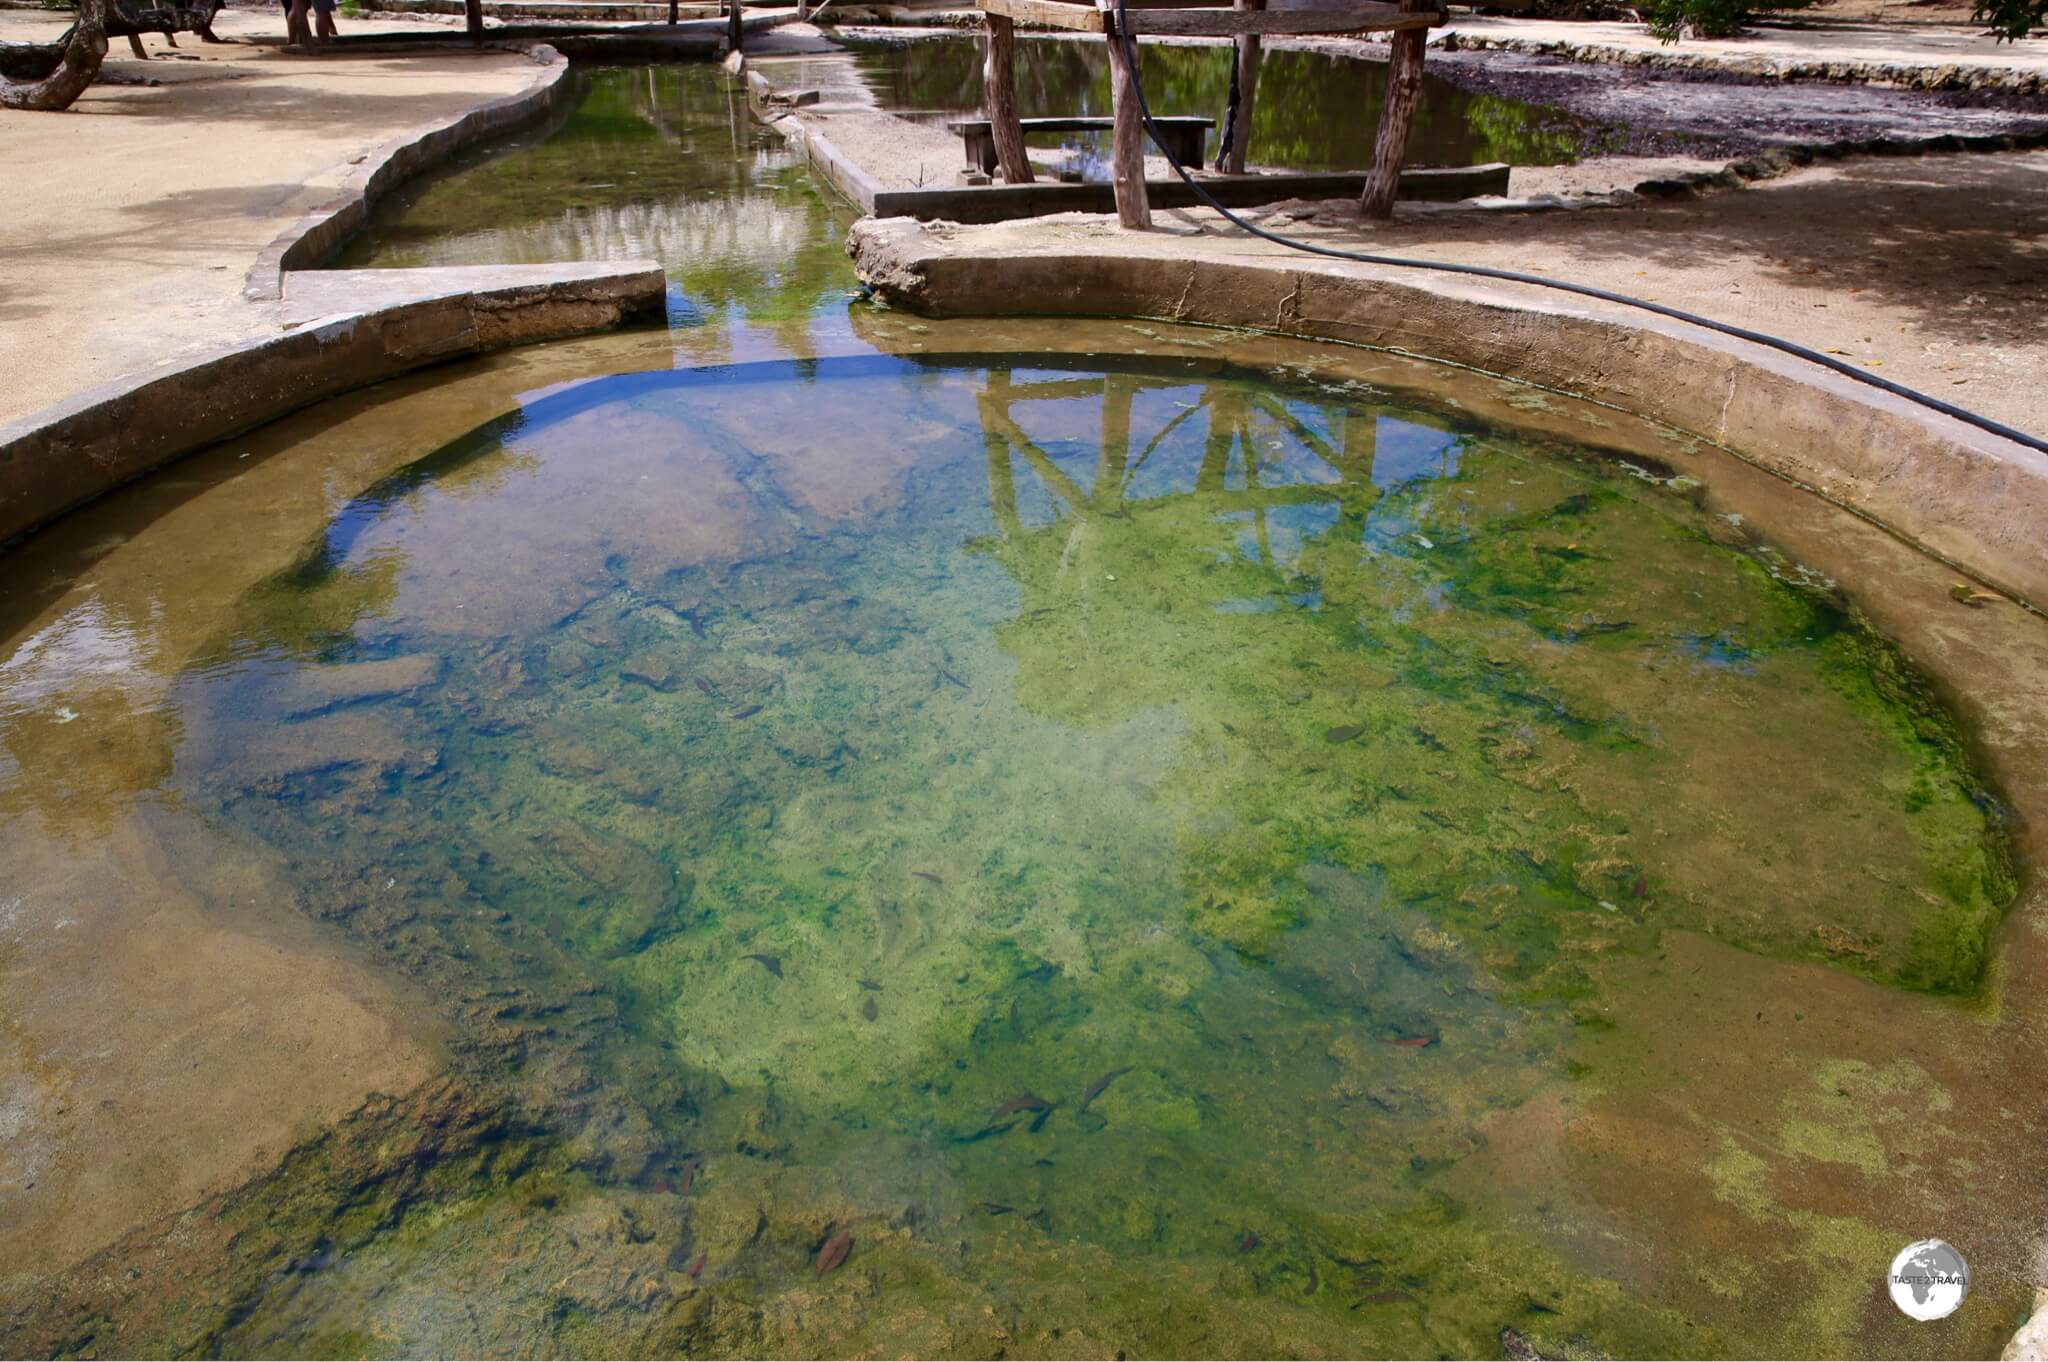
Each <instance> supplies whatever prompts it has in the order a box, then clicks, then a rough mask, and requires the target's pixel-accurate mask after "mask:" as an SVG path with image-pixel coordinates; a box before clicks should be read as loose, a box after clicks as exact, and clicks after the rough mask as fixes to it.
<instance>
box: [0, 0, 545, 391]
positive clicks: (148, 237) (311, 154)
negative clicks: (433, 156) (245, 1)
mask: <svg viewBox="0 0 2048 1362" xmlns="http://www.w3.org/2000/svg"><path fill="white" fill-rule="evenodd" d="M343 22H344V23H347V22H348V21H346V20H344V21H343ZM361 27H363V26H352V27H351V30H350V31H360V29H361ZM61 28H62V23H61V20H59V19H57V18H54V17H50V16H45V15H40V14H36V13H33V12H29V11H21V10H0V39H6V40H10V41H16V42H27V41H48V40H49V39H51V38H54V37H55V36H56V34H57V33H58V32H59V31H60V30H61ZM279 28H280V21H278V20H276V19H274V18H273V16H272V15H271V14H270V13H269V12H261V11H225V12H223V13H222V14H221V16H220V19H219V21H218V23H217V24H216V32H218V33H219V34H220V35H221V36H222V37H223V38H230V39H233V38H236V37H243V36H249V35H261V36H266V37H268V36H275V35H276V34H277V32H278V30H279ZM143 41H144V42H145V43H146V44H147V45H148V47H149V50H150V52H151V54H152V58H153V59H152V60H150V61H148V62H138V61H136V60H134V59H133V58H132V57H130V56H129V55H128V47H127V44H126V43H125V42H117V43H116V44H114V46H113V47H112V48H111V49H110V50H109V53H108V56H109V61H108V62H107V67H108V69H109V73H110V74H111V75H112V76H113V77H115V78H118V79H133V78H139V77H147V78H150V79H154V80H159V81H161V82H163V83H162V84H161V85H160V86H157V87H154V88H152V87H146V86H138V85H117V84H110V83H107V82H106V81H102V82H101V83H99V84H97V85H95V86H94V87H93V88H92V89H90V90H88V91H87V92H86V93H85V95H84V97H83V98H81V99H80V100H79V102H78V103H77V104H76V105H74V106H73V107H72V109H71V110H70V111H69V112H66V113H62V114H47V113H21V112H15V111H8V110H0V183H5V184H6V186H7V192H6V196H5V199H4V200H0V424H4V423H5V422H7V421H10V420H14V419H16V418H19V417H23V416H27V415H29V414H30V413H32V412H35V411H38V410H40V409H41V408H43V407H45V406H48V405H50V404H51V403H54V402H56V401H59V400H61V399H62V398H64V397H67V396H69V395H71V394H73V393H76V392H78V391H80V390H82V389H85V388H89V387H92V386H93V385H95V384H97V383H101V382H104V381H106V380H108V379H111V378H114V377H117V376H119V375H121V374H124V373H129V372H133V371H135V370H140V369H146V368H150V367H152V366H154V365H156V364H158V363H160V362H162V361H164V360H166V359H170V358H174V357H176V356H178V355H180V354H183V353H189V352H192V351H197V350H205V349H210V348H212V347H215V346H220V345H225V344H228V343H230V342H233V341H236V340H241V339H246V338H249V337H252V336H256V335H262V334H267V333H269V332H271V331H274V330H275V329H276V320H275V315H274V311H273V309H271V308H268V307H264V306H260V305H256V304H251V303H248V302H245V301H244V300H243V298H242V285H243V277H244V275H245V274H246V272H247V271H248V269H249V267H250V266H251V265H252V264H253V263H255V259H256V257H257V255H258V254H259V253H260V252H261V251H262V250H263V249H264V248H265V247H266V246H268V245H269V244H270V243H271V241H272V240H273V239H275V238H276V237H277V236H278V235H279V234H280V233H281V232H283V231H284V230H285V229H286V228H288V227H290V226H291V225H292V224H293V223H294V222H296V221H297V220H298V219H299V218H300V217H301V216H302V215H304V214H305V213H307V212H308V211H310V210H311V209H313V208H315V207H318V206H319V205H320V204H322V203H324V202H325V201H326V200H328V199H329V198H331V197H332V196H333V195H334V193H335V189H336V186H337V184H338V183H339V181H340V180H341V179H342V178H343V177H344V176H345V175H346V173H347V172H348V171H349V170H350V169H351V168H352V167H351V165H350V161H351V159H352V158H361V157H362V156H364V155H365V154H366V153H368V152H369V151H371V150H372V149H374V148H376V147H378V146H380V145H381V144H383V143H384V142H386V141H388V140H390V139H391V138H393V137H395V136H397V135H398V134H400V133H402V132H404V131H406V130H408V129H411V128H414V127H416V126H418V125H421V124H427V123H432V122H435V121H438V120H440V119H443V118H447V117H451V116H454V115H457V114H460V113H462V112H464V111H465V110H467V109H470V108H472V107H474V106H476V105H478V104H480V103H484V102H487V101H488V100H490V99H493V98H497V97H499V96H503V95H509V94H513V93H515V92H517V91H519V90H521V89H523V88H525V86H526V84H527V83H528V82H529V81H530V80H531V79H533V76H534V73H535V72H536V70H537V69H538V68H536V67H535V65H534V64H533V63H532V62H531V61H529V60H528V59H526V58H525V57H523V56H521V55H519V54H516V53H510V52H496V51H492V52H485V53H477V54H470V53H463V52H448V53H436V54H433V55H418V56H352V57H299V56H287V55H285V54H283V53H281V52H279V51H278V50H277V49H275V48H271V47H257V46H251V45H248V44H245V43H240V42H232V41H231V42H229V43H225V44H220V45H214V44H202V43H200V42H199V41H198V40H197V39H196V38H194V37H191V36H189V35H186V36H183V37H181V38H180V39H179V48H178V49H177V50H176V51H172V50H170V49H168V48H166V47H164V45H163V40H162V39H161V38H153V37H152V38H145V39H144V40H143Z"/></svg>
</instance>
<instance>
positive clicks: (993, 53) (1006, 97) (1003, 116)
mask: <svg viewBox="0 0 2048 1362" xmlns="http://www.w3.org/2000/svg"><path fill="white" fill-rule="evenodd" d="M981 17H982V21H983V22H984V23H986V24H987V25H988V52H987V55H986V56H985V57H984V59H983V61H982V66H981V83H982V88H983V90H984V91H985V92H986V93H987V95H988V127H989V133H990V135H991V136H993V137H994V138H995V141H996V165H997V167H998V168H999V169H1000V170H1001V171H1002V172H1003V183H1004V184H1030V183H1031V158H1030V157H1029V156H1028V155H1026V154H1025V151H1024V125H1023V123H1022V122H1021V121H1019V113H1018V109H1017V25H1016V24H1015V23H1014V22H1012V20H1011V19H1010V17H1009V16H1008V15H1005V14H984V15H982V16H981Z"/></svg>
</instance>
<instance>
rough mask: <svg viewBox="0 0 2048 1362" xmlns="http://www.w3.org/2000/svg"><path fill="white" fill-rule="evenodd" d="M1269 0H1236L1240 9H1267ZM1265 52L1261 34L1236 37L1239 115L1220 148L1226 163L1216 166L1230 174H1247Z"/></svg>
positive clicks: (1231, 124)
mask: <svg viewBox="0 0 2048 1362" xmlns="http://www.w3.org/2000/svg"><path fill="white" fill-rule="evenodd" d="M1265 7H1266V0H1236V8H1238V9H1264V8H1265ZM1261 59H1262V53H1261V52H1260V48H1259V35H1258V34H1256V33H1240V34H1239V35H1238V36H1237V115H1236V117H1234V118H1232V119H1231V120H1230V140H1229V142H1227V143H1226V144H1224V146H1223V147H1222V148H1221V149H1220V150H1221V151H1222V153H1223V164H1222V165H1220V166H1218V167H1217V169H1218V170H1221V171H1223V172H1224V173H1225V174H1227V175H1242V174H1244V157H1245V152H1246V151H1247V150H1249V149H1250V147H1251V144H1252V107H1253V102H1254V100H1255V99H1256V98H1257V96H1258V92H1259V63H1260V61H1261Z"/></svg>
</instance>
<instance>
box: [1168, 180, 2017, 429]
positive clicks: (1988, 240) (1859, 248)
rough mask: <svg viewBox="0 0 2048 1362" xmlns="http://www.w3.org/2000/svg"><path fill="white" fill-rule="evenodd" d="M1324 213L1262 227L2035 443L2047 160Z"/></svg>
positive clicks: (1288, 211) (1285, 211) (1311, 210)
mask: <svg viewBox="0 0 2048 1362" xmlns="http://www.w3.org/2000/svg"><path fill="white" fill-rule="evenodd" d="M1594 164H1596V165H1597V164H1598V163H1594ZM1516 177H1517V180H1518V182H1519V181H1523V180H1524V172H1521V171H1517V172H1516ZM1531 178H1533V177H1531ZM1520 187H1521V186H1520V184H1519V183H1518V185H1517V189H1518V191H1519V189H1520ZM1333 207H1336V208H1337V209H1338V211H1332V209H1331V208H1317V207H1313V206H1300V207H1293V208H1282V209H1279V210H1276V211H1274V212H1273V213H1272V217H1273V218H1274V219H1280V218H1283V217H1284V218H1293V217H1294V215H1295V214H1296V213H1298V212H1303V211H1306V212H1307V213H1308V214H1309V216H1308V217H1307V218H1305V219H1298V220H1293V221H1284V222H1283V221H1279V220H1272V221H1267V222H1265V223H1263V224H1262V225H1266V226H1268V227H1270V228H1277V229H1279V230H1281V231H1283V232H1297V231H1299V230H1301V229H1304V228H1306V229H1307V230H1309V231H1312V232H1314V233H1316V234H1318V235H1319V236H1320V237H1321V238H1322V239H1325V240H1329V239H1331V238H1335V239H1336V240H1337V241H1338V242H1354V243H1356V245H1357V248H1358V249H1362V250H1368V251H1374V252H1380V253H1386V254H1398V255H1413V256H1420V257H1426V258H1430V259H1436V260H1454V261H1460V262H1465V263H1471V264H1484V265H1494V266H1498V267H1503V268H1507V269H1514V270H1521V271H1525V272H1529V273H1535V274H1544V275H1553V276H1557V277H1561V278H1564V279H1568V280H1571V281H1573V282H1576V283H1584V284H1592V285H1595V286H1597V287H1602V288H1608V289H1614V290H1617V291H1619V292H1623V293H1627V294H1630V295H1633V296H1637V297H1642V298H1647V299H1650V300H1652V301H1655V302H1660V303H1664V304H1667V305H1670V306H1673V307H1680V308H1684V309H1685V310H1687V311H1690V312H1697V313H1699V314H1701V315H1703V316H1708V317H1711V318H1713V319H1715V320H1717V321H1722V322H1729V323H1733V324H1735V325H1739V326H1745V327H1749V328H1752V329H1754V330H1758V331H1763V332H1767V333H1769V334H1771V335H1775V336H1782V337H1784V338H1786V339H1788V340H1794V341H1798V342H1800V343H1802V344H1805V345H1808V346H1811V347H1813V348H1815V349H1818V350H1823V351H1827V352H1830V353H1835V354H1837V355H1838V356H1839V357H1841V358H1844V359H1847V360H1850V361H1852V362H1855V363H1859V364H1864V365H1867V366H1869V367H1870V368H1871V369H1872V371H1873V372H1876V373H1879V374H1881V375H1883V376H1885V377H1887V378H1890V379H1892V380H1893V381H1895V382H1899V383H1905V384H1908V385H1911V386H1913V387H1917V388H1920V389H1921V390H1922V391H1925V392H1928V393H1931V394H1933V395H1934V396H1937V397H1940V398H1943V399H1945V400H1947V401H1950V402H1954V403H1956V404H1957V405H1959V406H1964V407H1968V408H1971V409H1972V410H1975V411H1979V412H1982V413H1984V414H1985V415H1988V416H1991V417H1994V418H1996V419H1998V420H2002V421H2005V422H2007V423H2008V424H2011V425H2014V426H2017V427H2019V428H2020V429H2022V430H2026V431H2030V432H2033V433H2036V434H2048V383H2044V382H2043V381H2042V375H2043V374H2048V153H2044V152H2032V153H2022V154H2013V155H1999V156H1990V155H1976V156H1928V157H1915V158H1904V159H1888V158H1887V159H1874V160H1857V161H1849V162H1845V163H1841V164H1838V165H1832V166H1825V167H1816V168H1811V169H1807V170H1803V171H1799V172H1796V173H1794V174H1791V175H1788V176H1785V177H1784V178H1782V179H1777V180H1767V181H1763V182H1760V183H1758V184H1754V185H1752V186H1750V187H1749V188H1747V189H1742V190H1738V191H1731V192H1727V193H1721V194H1715V195H1713V196H1711V197H1708V198H1705V199H1699V200H1689V201H1680V202H1654V201H1644V202H1638V203H1635V204H1630V205H1627V206H1622V207H1602V208H1584V209H1578V210H1575V211H1565V212H1549V213H1523V212H1503V213H1494V214H1487V213H1483V212H1472V211H1444V210H1441V209H1436V210H1432V209H1430V208H1427V207H1423V206H1419V205H1418V206H1407V205H1404V206H1403V210H1402V212H1401V213H1400V214H1399V215H1398V216H1397V217H1396V218H1395V220H1394V221H1393V222H1391V223H1387V224H1383V225H1378V226H1373V227H1369V228H1360V227H1358V226H1357V225H1355V224H1348V223H1346V222H1344V221H1343V219H1342V217H1341V206H1333ZM1174 216H1178V215H1174ZM1210 223H1211V226H1210V228H1209V229H1210V230H1213V229H1214V227H1213V224H1214V219H1213V218H1211V219H1210ZM1230 230H1234V229H1230ZM1333 244H1334V243H1333ZM1247 249H1257V250H1260V251H1278V250H1280V249H1281V248H1279V247H1269V246H1266V245H1264V244H1263V243H1258V244H1256V245H1253V244H1248V245H1247Z"/></svg>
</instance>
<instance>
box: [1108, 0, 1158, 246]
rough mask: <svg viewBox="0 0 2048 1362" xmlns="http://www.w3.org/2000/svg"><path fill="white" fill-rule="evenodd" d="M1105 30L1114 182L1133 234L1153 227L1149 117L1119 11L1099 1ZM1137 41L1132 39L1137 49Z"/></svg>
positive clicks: (1121, 215)
mask: <svg viewBox="0 0 2048 1362" xmlns="http://www.w3.org/2000/svg"><path fill="white" fill-rule="evenodd" d="M1096 8H1097V10H1098V11H1099V12H1100V13H1101V15H1102V27H1103V31H1104V33H1105V34H1106V35H1107V37H1108V39H1109V109H1110V113H1111V114H1113V115H1114V116H1115V120H1116V121H1115V124H1114V126H1113V127H1112V128H1111V129H1110V134H1109V135H1110V158H1109V168H1110V182H1111V183H1112V184H1113V185H1114V186H1115V187H1116V216H1117V221H1118V222H1120V223H1122V224H1123V225H1124V226H1125V227H1128V228H1130V229H1131V230H1132V231H1137V232H1142V231H1146V230H1148V229H1150V228H1151V226H1152V205H1151V204H1150V203H1149V202H1148V201H1147V199H1146V197H1145V118H1144V115H1143V114H1142V113H1140V112H1139V111H1138V70H1137V67H1136V65H1135V63H1134V62H1133V61H1132V57H1133V56H1134V51H1132V50H1127V49H1126V48H1125V46H1124V37H1123V35H1122V34H1121V33H1118V32H1117V29H1116V10H1115V9H1114V8H1113V6H1112V4H1111V0H1096ZM1136 46H1137V40H1136V39H1135V38H1134V39H1132V40H1131V48H1132V49H1135V48H1136Z"/></svg>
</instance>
